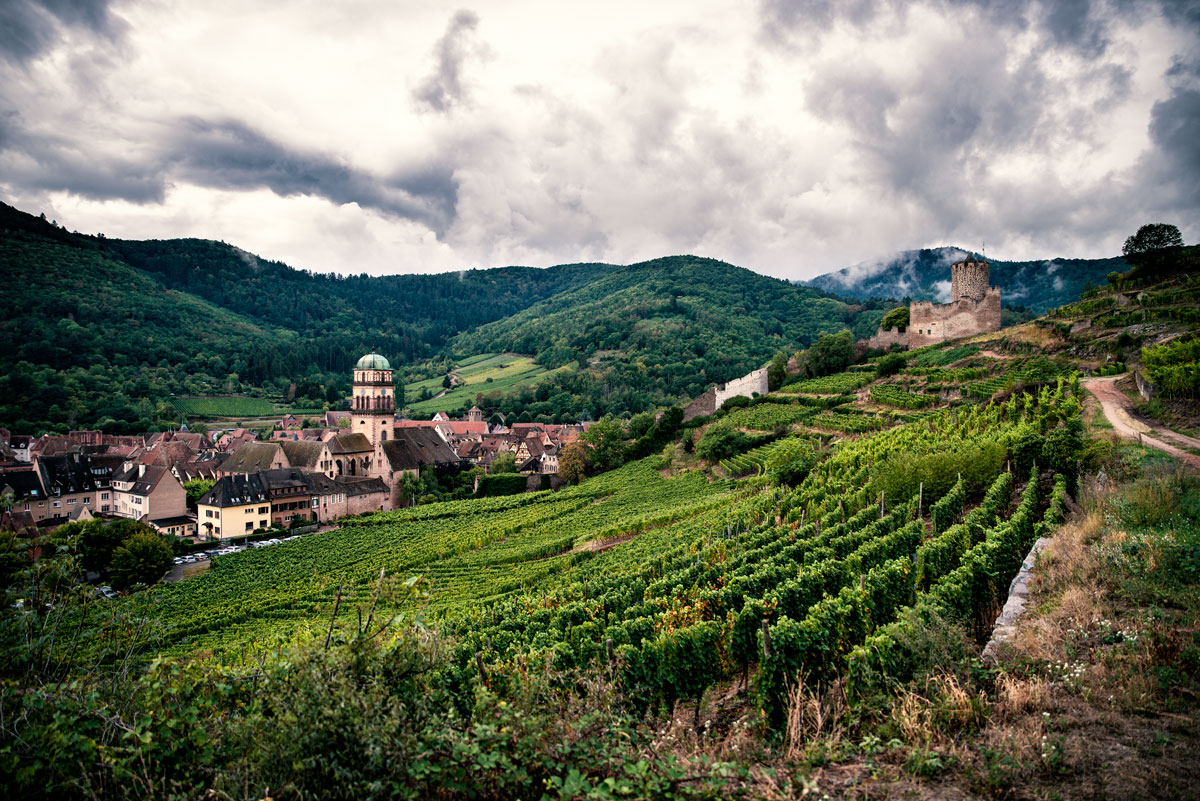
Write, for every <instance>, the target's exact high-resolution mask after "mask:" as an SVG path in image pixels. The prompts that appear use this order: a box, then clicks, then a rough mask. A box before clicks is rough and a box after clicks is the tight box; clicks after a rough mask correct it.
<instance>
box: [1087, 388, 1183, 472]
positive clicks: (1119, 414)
mask: <svg viewBox="0 0 1200 801" xmlns="http://www.w3.org/2000/svg"><path fill="white" fill-rule="evenodd" d="M1121 377H1122V376H1108V377H1105V378H1091V379H1088V380H1086V381H1082V382H1080V383H1082V384H1083V386H1084V388H1085V389H1087V391H1088V392H1090V393H1092V394H1093V395H1095V396H1096V400H1098V401H1100V407H1101V408H1102V409H1104V416H1105V417H1107V418H1108V422H1110V423H1112V427H1113V428H1114V429H1116V431H1117V433H1118V434H1120V435H1121V436H1122V437H1125V438H1126V439H1134V440H1139V441H1140V442H1141V444H1143V445H1145V446H1146V447H1148V448H1157V449H1158V450H1160V451H1162V452H1164V453H1168V454H1170V455H1171V456H1174V457H1175V458H1176V459H1179V460H1180V461H1182V462H1184V463H1185V464H1187V465H1189V466H1191V467H1192V468H1194V469H1196V470H1200V456H1197V455H1196V454H1194V453H1188V452H1187V451H1185V450H1182V448H1196V449H1200V440H1198V439H1196V438H1194V437H1188V436H1184V435H1183V434H1180V433H1178V432H1175V431H1172V430H1171V429H1169V428H1164V427H1163V426H1159V425H1148V424H1146V423H1143V422H1142V421H1141V420H1135V419H1134V418H1133V416H1132V415H1130V414H1129V407H1130V406H1132V402H1131V401H1130V400H1129V397H1128V396H1127V395H1126V394H1125V393H1124V392H1122V391H1121V390H1119V389H1117V387H1116V383H1117V379H1119V378H1121Z"/></svg>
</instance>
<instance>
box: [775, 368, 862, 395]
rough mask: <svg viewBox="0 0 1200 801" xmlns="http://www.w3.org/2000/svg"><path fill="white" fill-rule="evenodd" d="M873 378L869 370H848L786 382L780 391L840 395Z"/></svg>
mask: <svg viewBox="0 0 1200 801" xmlns="http://www.w3.org/2000/svg"><path fill="white" fill-rule="evenodd" d="M873 378H874V376H873V375H872V374H871V373H870V372H864V371H848V372H845V373H835V374H834V375H827V376H824V377H822V378H809V379H805V380H803V381H797V382H795V383H793V384H787V385H785V386H784V387H783V388H782V389H781V390H780V392H786V393H794V394H799V393H805V394H811V395H841V394H843V393H846V392H853V391H854V390H856V389H858V388H859V387H863V386H866V385H867V384H869V383H871V380H872V379H873Z"/></svg>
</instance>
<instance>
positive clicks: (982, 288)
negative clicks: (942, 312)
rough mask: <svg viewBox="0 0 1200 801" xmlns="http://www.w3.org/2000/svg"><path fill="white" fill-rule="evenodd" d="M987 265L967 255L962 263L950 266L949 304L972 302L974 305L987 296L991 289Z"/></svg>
mask: <svg viewBox="0 0 1200 801" xmlns="http://www.w3.org/2000/svg"><path fill="white" fill-rule="evenodd" d="M991 285H992V283H991V278H990V276H989V275H988V263H987V262H986V261H983V260H982V259H976V258H975V257H974V256H972V255H969V254H968V256H967V257H966V258H965V259H963V260H962V261H957V262H955V263H954V264H952V265H950V302H951V303H957V302H958V301H960V300H964V299H965V300H973V301H975V302H976V303H978V302H979V301H981V300H983V299H984V298H985V297H986V296H987V292H988V289H989V288H990V287H991Z"/></svg>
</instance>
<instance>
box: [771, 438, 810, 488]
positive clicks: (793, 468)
mask: <svg viewBox="0 0 1200 801" xmlns="http://www.w3.org/2000/svg"><path fill="white" fill-rule="evenodd" d="M816 463H817V452H816V451H815V450H814V449H813V446H812V445H811V444H810V443H809V442H807V441H805V440H802V439H792V440H788V441H786V442H784V443H782V444H781V445H780V446H779V447H778V448H777V449H776V450H775V451H773V452H772V453H771V456H770V457H769V458H768V459H767V463H766V469H767V472H768V473H769V474H770V476H771V478H772V479H774V480H775V481H776V482H777V483H779V484H788V485H791V486H795V485H797V484H799V483H800V482H801V481H803V480H804V478H805V476H807V475H808V472H809V471H810V470H812V468H813V465H815V464H816Z"/></svg>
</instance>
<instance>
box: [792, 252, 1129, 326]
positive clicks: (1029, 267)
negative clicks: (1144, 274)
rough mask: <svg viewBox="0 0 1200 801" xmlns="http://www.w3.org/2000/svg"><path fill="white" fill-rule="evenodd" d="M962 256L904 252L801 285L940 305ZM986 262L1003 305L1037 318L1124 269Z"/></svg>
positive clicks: (1109, 262)
mask: <svg viewBox="0 0 1200 801" xmlns="http://www.w3.org/2000/svg"><path fill="white" fill-rule="evenodd" d="M967 253H968V251H966V250H962V249H961V248H957V247H940V248H932V249H922V250H905V251H902V252H900V253H898V254H896V255H895V256H892V257H890V258H886V259H880V260H877V261H870V262H863V263H861V264H856V265H854V266H853V267H846V268H843V269H841V270H836V271H834V272H829V273H825V274H824V275H819V276H817V277H816V278H813V279H811V280H808V281H803V282H801V283H803V284H804V285H805V286H812V287H817V288H818V289H823V290H825V291H826V292H832V293H835V294H839V295H845V296H849V297H853V298H860V299H866V298H894V299H896V300H901V299H903V298H910V299H912V300H933V301H938V302H943V303H944V302H947V301H949V300H950V265H951V264H953V263H954V262H956V261H958V260H959V259H961V258H963V257H964V256H966V255H967ZM976 255H979V254H976ZM989 261H990V262H991V278H992V285H993V286H998V287H1000V289H1001V294H1002V295H1003V301H1004V305H1005V306H1024V307H1026V308H1028V309H1030V310H1032V311H1034V312H1037V313H1039V314H1040V313H1042V312H1045V311H1046V310H1048V309H1052V308H1054V307H1056V306H1061V305H1063V304H1064V303H1070V302H1071V301H1074V300H1077V299H1078V298H1079V295H1080V293H1081V292H1083V290H1084V289H1085V288H1086V287H1088V286H1089V285H1092V286H1099V285H1101V284H1104V283H1105V281H1106V277H1107V276H1108V274H1109V273H1111V272H1113V271H1117V272H1122V271H1124V270H1127V269H1128V268H1129V265H1127V264H1126V263H1125V259H1124V258H1123V257H1116V258H1110V259H1063V258H1055V259H1043V260H1034V261H1003V260H999V259H989Z"/></svg>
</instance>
